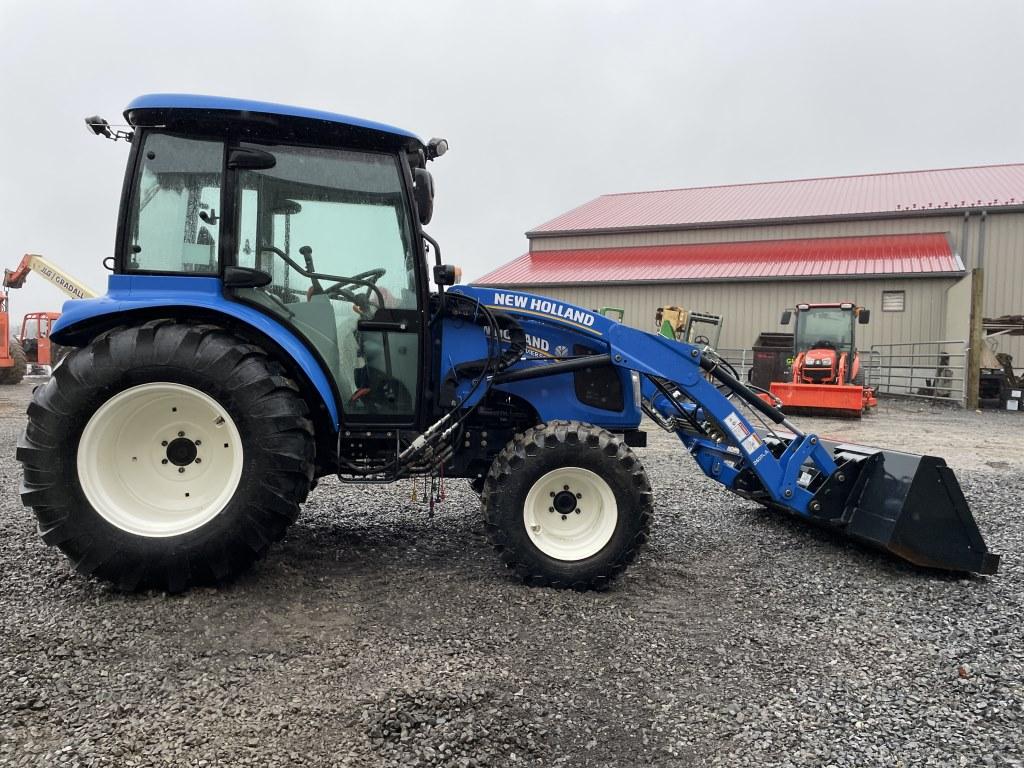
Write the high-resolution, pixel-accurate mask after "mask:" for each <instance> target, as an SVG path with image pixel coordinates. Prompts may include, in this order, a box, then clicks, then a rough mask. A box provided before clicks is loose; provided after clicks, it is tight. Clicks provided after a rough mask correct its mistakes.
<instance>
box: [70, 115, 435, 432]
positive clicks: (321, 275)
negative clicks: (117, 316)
mask: <svg viewBox="0 0 1024 768" xmlns="http://www.w3.org/2000/svg"><path fill="white" fill-rule="evenodd" d="M271 107H272V108H271ZM125 115H126V117H127V118H128V121H129V123H130V124H131V125H132V126H133V127H134V129H135V130H134V134H133V135H131V137H130V139H131V144H132V150H131V156H130V158H129V162H128V171H127V180H126V187H125V189H126V194H125V198H124V201H123V203H122V211H121V216H120V222H119V228H118V237H117V246H116V256H115V259H114V272H115V274H116V275H124V276H131V277H142V276H148V277H151V278H154V279H156V278H160V279H162V281H151V282H150V284H151V285H152V287H153V288H159V287H161V286H165V287H166V286H169V285H172V284H173V285H174V286H175V289H176V290H177V291H179V294H178V295H179V296H180V295H181V294H180V292H181V291H204V290H206V291H216V292H217V293H218V294H220V296H219V297H218V300H219V302H220V303H235V304H239V305H243V306H244V307H247V308H251V309H253V310H255V311H256V312H258V313H260V314H261V315H263V316H265V317H266V318H267V319H269V320H273V321H274V322H276V323H277V324H279V325H280V326H283V327H284V328H286V329H287V330H288V331H289V332H290V333H291V334H293V335H294V336H295V337H296V338H297V339H298V340H299V341H300V342H301V343H302V344H303V346H305V347H306V348H307V350H308V351H309V352H310V353H312V356H313V357H314V358H315V360H316V364H317V365H318V366H319V367H320V368H321V369H322V371H323V372H325V373H326V378H327V384H328V385H329V387H330V389H331V392H332V397H331V399H332V400H333V401H334V403H335V404H336V408H337V409H338V411H339V413H338V415H337V419H340V420H344V421H346V422H365V423H368V424H394V425H397V424H403V423H408V424H413V423H414V422H416V420H417V417H418V413H417V410H418V409H417V407H416V404H417V402H418V401H419V399H420V394H421V391H422V387H423V383H424V379H425V376H426V373H425V370H424V367H425V364H426V362H427V360H428V358H429V355H428V352H429V350H428V349H427V347H426V345H427V344H428V339H427V338H426V335H427V334H426V312H427V307H428V303H429V290H430V289H429V285H428V272H427V268H426V264H425V260H424V253H425V236H424V235H423V233H422V231H421V229H420V227H421V225H423V224H426V223H427V222H429V221H430V217H431V212H432V208H433V180H432V179H431V176H430V174H429V173H428V172H427V171H426V170H425V168H424V166H425V164H426V161H427V160H430V159H434V158H436V157H438V156H439V155H441V154H443V153H444V151H445V150H446V149H447V143H446V142H444V141H443V140H432V141H431V142H427V143H423V142H421V141H420V139H418V138H417V137H416V136H414V135H413V134H411V133H408V132H405V131H403V130H401V129H397V128H392V127H390V126H386V125H382V124H378V123H371V122H369V121H363V120H359V119H356V118H348V117H345V116H341V115H333V114H328V113H320V112H316V111H313V110H304V109H297V108H287V107H280V106H279V105H263V104H259V103H254V102H242V101H239V100H235V99H219V98H218V99H214V98H207V97H198V96H187V97H186V96H162V95H154V96H145V97H142V98H140V99H136V100H135V101H134V102H133V103H132V104H131V105H129V107H128V109H127V110H126V112H125ZM87 123H88V124H89V125H90V128H91V129H92V130H94V131H95V132H97V133H100V134H103V135H107V134H109V133H110V129H109V126H107V124H106V123H105V122H104V121H101V120H100V119H99V118H90V119H89V120H87ZM113 137H114V138H116V137H117V136H116V134H115V135H114V136H113ZM180 278H189V280H187V281H186V280H181V279H180ZM204 278H207V279H205V280H204ZM214 280H219V282H218V283H216V284H214V283H213V282H212V281H214ZM168 281H172V282H168ZM135 285H139V283H135Z"/></svg>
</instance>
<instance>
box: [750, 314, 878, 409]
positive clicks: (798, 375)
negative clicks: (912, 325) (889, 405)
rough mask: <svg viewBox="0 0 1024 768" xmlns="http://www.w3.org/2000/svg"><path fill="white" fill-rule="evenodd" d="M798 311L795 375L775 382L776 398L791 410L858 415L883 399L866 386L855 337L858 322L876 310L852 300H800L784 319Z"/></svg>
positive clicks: (787, 322) (772, 392) (795, 336)
mask: <svg viewBox="0 0 1024 768" xmlns="http://www.w3.org/2000/svg"><path fill="white" fill-rule="evenodd" d="M794 315H795V316H796V330H795V332H794V334H793V358H792V363H791V365H790V371H791V373H790V380H789V381H786V382H778V381H773V382H772V383H771V387H770V392H771V395H772V398H771V400H778V401H779V402H781V407H782V410H783V411H784V412H786V413H810V414H820V415H831V416H853V417H857V418H859V417H860V416H861V415H863V414H864V412H865V411H866V410H868V409H870V408H873V407H875V406H876V405H878V401H877V400H876V399H875V393H874V390H872V389H871V388H870V387H865V386H864V371H863V369H862V367H861V363H860V355H859V354H858V353H857V342H856V328H857V325H858V324H859V325H864V324H865V323H867V322H868V321H869V320H870V319H871V311H870V310H868V309H865V308H864V307H858V306H856V305H854V304H853V303H852V302H848V301H845V302H838V303H833V304H797V305H796V308H795V309H787V310H785V311H784V312H783V313H782V320H781V322H782V324H783V325H789V323H790V322H791V321H792V320H793V317H794ZM764 399H766V400H769V398H768V397H767V396H764Z"/></svg>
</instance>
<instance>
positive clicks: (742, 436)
mask: <svg viewBox="0 0 1024 768" xmlns="http://www.w3.org/2000/svg"><path fill="white" fill-rule="evenodd" d="M725 426H726V427H727V428H728V430H729V431H730V432H732V436H733V437H735V438H736V442H738V443H742V442H743V441H744V440H746V439H747V436H748V435H750V434H751V432H750V429H749V428H748V427H747V425H746V424H744V423H743V420H742V419H741V418H740V417H739V416H737V415H736V411H733V412H732V413H730V414H729V415H728V416H726V417H725Z"/></svg>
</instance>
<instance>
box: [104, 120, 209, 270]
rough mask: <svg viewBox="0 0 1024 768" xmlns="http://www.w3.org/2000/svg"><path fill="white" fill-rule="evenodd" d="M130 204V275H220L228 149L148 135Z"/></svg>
mask: <svg viewBox="0 0 1024 768" xmlns="http://www.w3.org/2000/svg"><path fill="white" fill-rule="evenodd" d="M145 142H146V143H145V145H144V146H143V147H142V156H141V158H140V162H141V170H140V173H139V174H138V176H137V182H136V187H135V190H134V191H133V195H132V202H131V206H132V208H131V218H130V221H131V230H130V236H129V238H128V244H127V249H128V253H126V254H125V255H124V264H125V268H126V270H127V271H144V272H170V273H183V272H184V273H189V274H194V273H199V274H210V275H213V274H217V273H218V272H219V271H220V265H219V261H218V258H217V244H218V243H219V242H220V207H221V205H220V189H221V177H222V174H223V171H222V167H223V163H224V146H223V144H222V143H221V142H218V141H202V140H196V139H183V138H180V137H177V136H171V135H168V134H163V133H149V134H147V135H146V139H145Z"/></svg>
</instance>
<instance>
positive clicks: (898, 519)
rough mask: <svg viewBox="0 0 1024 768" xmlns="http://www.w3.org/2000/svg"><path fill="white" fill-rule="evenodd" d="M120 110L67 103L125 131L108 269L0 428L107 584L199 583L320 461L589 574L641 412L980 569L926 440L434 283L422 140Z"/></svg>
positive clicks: (931, 562) (645, 338)
mask: <svg viewBox="0 0 1024 768" xmlns="http://www.w3.org/2000/svg"><path fill="white" fill-rule="evenodd" d="M125 116H126V119H127V121H128V124H129V125H128V126H127V129H126V130H122V129H118V130H115V129H114V128H113V127H111V126H110V125H109V124H107V123H106V122H105V121H102V120H100V119H99V118H91V119H89V121H88V123H89V126H90V129H91V130H92V131H93V132H95V133H97V134H98V135H103V136H106V137H107V138H113V139H126V140H127V141H128V142H129V143H130V146H131V151H130V155H129V159H128V169H127V177H126V181H125V187H124V189H125V198H124V201H123V204H122V206H121V214H120V218H119V221H118V231H117V242H116V246H115V252H114V256H113V259H112V260H111V264H110V266H111V267H112V269H113V273H114V274H113V275H112V276H111V277H110V279H109V283H108V289H107V293H106V295H105V296H102V297H99V298H96V299H87V300H76V301H70V302H68V303H67V304H65V306H64V313H63V315H62V317H61V319H60V320H59V322H58V323H57V326H56V328H55V329H54V332H53V337H54V339H55V340H56V341H57V342H58V343H61V344H65V345H69V346H73V347H75V350H74V351H73V352H72V353H71V354H70V355H68V356H67V357H66V358H65V359H64V361H63V362H62V363H61V364H60V365H58V366H57V368H56V370H55V371H54V375H53V377H52V378H51V379H50V380H49V381H48V382H47V383H46V384H44V385H42V386H41V387H39V388H38V390H37V391H36V394H35V397H34V399H33V402H32V404H31V405H30V406H29V419H28V426H27V429H26V431H25V434H24V436H23V438H22V439H21V441H20V443H19V446H18V458H19V459H20V460H21V462H22V463H23V465H24V481H23V485H22V498H23V500H24V502H25V503H26V504H27V505H28V506H30V507H32V508H33V509H34V511H35V514H36V516H37V518H38V521H39V530H40V533H41V534H42V537H43V539H44V541H46V542H47V543H49V544H52V545H56V546H58V547H59V548H60V549H61V550H63V551H64V552H65V553H66V554H67V555H68V556H69V557H70V559H71V560H72V562H73V563H74V565H75V567H76V568H77V569H78V570H79V571H81V572H83V573H87V574H94V575H96V576H98V577H101V578H104V579H107V580H109V581H112V582H113V583H115V584H116V585H118V586H119V587H120V588H123V589H143V588H158V589H166V590H170V591H180V590H183V589H186V588H188V587H189V586H191V585H194V584H208V583H217V582H221V581H224V580H227V579H229V578H231V577H232V576H235V575H236V574H238V573H240V572H241V571H243V570H244V569H245V568H246V567H247V566H248V565H250V564H251V563H252V562H253V561H254V560H255V559H257V558H258V557H260V556H261V555H263V554H264V553H265V552H266V550H267V548H268V547H269V546H270V544H271V543H273V542H274V541H276V540H278V539H280V538H281V537H282V536H283V535H284V534H285V531H286V529H287V527H288V525H289V524H290V523H292V522H293V521H294V520H295V518H296V517H297V515H298V513H299V507H300V505H301V504H302V502H303V501H304V500H305V498H306V496H307V494H308V493H309V491H310V489H311V487H312V486H313V484H314V482H315V480H316V479H317V478H318V477H321V476H324V475H327V474H336V475H338V476H339V477H340V478H341V480H342V481H345V482H359V483H367V482H380V483H384V482H393V481H396V480H399V479H401V478H411V477H420V476H438V475H442V474H443V475H444V476H446V477H448V478H451V477H463V478H467V479H468V480H469V482H470V483H471V485H472V487H473V488H474V489H475V490H476V491H477V493H479V495H480V498H481V503H482V513H483V518H484V521H485V527H486V530H487V533H488V536H489V537H490V540H491V542H492V543H493V544H494V546H495V548H496V549H497V550H498V552H499V553H500V556H501V558H502V560H504V562H505V563H506V564H507V565H508V566H509V567H511V568H512V569H514V570H515V572H516V573H517V574H518V575H519V576H520V577H521V578H522V579H523V580H524V581H526V582H527V583H529V584H534V585H547V586H552V587H571V588H578V589H584V588H601V587H604V586H606V585H607V584H608V583H609V582H610V581H611V580H612V579H613V578H615V577H616V576H617V575H619V574H620V573H621V572H622V571H623V570H624V569H625V568H626V567H627V566H628V565H629V563H630V562H631V561H632V560H633V559H634V557H635V556H636V554H637V552H638V551H639V550H640V548H641V546H642V545H643V543H644V541H645V540H646V538H647V536H648V532H649V528H650V525H651V519H652V514H653V510H654V500H653V491H652V489H651V487H650V483H649V482H648V478H647V474H646V472H645V471H644V468H643V465H642V463H641V460H640V458H639V456H638V455H637V454H636V453H635V452H634V451H633V450H632V449H633V448H634V447H637V446H642V445H644V443H645V438H646V435H645V433H644V432H643V431H642V429H641V426H642V423H644V422H643V419H644V417H645V416H647V417H649V418H650V420H652V421H653V422H654V423H655V424H656V425H657V426H659V427H660V428H662V429H665V430H667V431H669V432H672V433H673V434H675V435H677V436H678V438H679V439H680V441H681V442H682V446H681V448H682V449H683V450H684V451H685V452H686V453H689V454H690V455H691V456H693V458H694V459H695V460H696V461H697V463H698V465H699V466H700V468H701V469H702V470H703V471H704V472H705V473H706V474H707V476H708V477H710V478H712V479H713V480H715V481H717V482H719V483H720V484H722V485H724V486H725V487H726V488H729V489H730V490H732V491H734V492H735V493H737V494H739V495H740V496H742V497H744V498H748V499H752V500H755V501H757V502H759V503H761V504H764V505H766V506H769V507H773V508H777V509H780V510H784V511H787V512H789V513H792V514H795V515H798V516H801V517H804V518H806V519H809V520H813V521H816V522H819V523H821V524H823V525H827V526H829V527H831V528H833V529H835V530H837V531H841V532H844V533H846V534H848V535H850V536H852V537H855V538H857V539H860V540H862V541H866V542H869V543H871V544H874V545H876V546H878V547H881V548H883V549H885V550H888V551H890V552H893V553H896V554H898V555H899V556H901V557H904V558H906V559H908V560H910V561H912V562H914V563H918V564H920V565H922V566H929V567H935V568H942V569H948V570H954V571H977V572H981V573H994V572H995V570H996V566H997V563H998V556H996V555H994V554H992V553H990V552H988V550H987V549H986V547H985V544H984V542H983V541H982V538H981V535H980V533H979V532H978V528H977V526H976V525H975V522H974V520H973V518H972V516H971V513H970V511H969V509H968V507H967V504H966V501H965V500H964V497H963V494H962V493H961V491H960V487H959V485H958V484H957V481H956V478H955V477H954V475H953V473H952V472H951V471H950V470H949V469H948V468H947V467H946V466H945V464H944V462H943V461H942V460H941V459H937V458H934V457H929V456H913V455H910V454H902V453H894V452H889V451H882V450H878V449H872V448H865V447H861V446H829V445H826V444H825V443H823V442H821V441H820V440H819V439H818V438H817V437H815V436H814V435H811V434H805V433H803V432H801V431H800V430H799V429H797V428H796V427H795V426H794V425H793V424H791V423H790V422H789V421H787V419H786V417H785V416H784V415H783V414H782V413H781V412H780V411H778V410H777V409H776V408H774V407H772V406H771V405H770V404H767V403H764V402H762V401H761V400H760V399H759V398H758V397H757V395H756V394H755V393H754V392H752V391H751V390H750V389H748V388H747V387H746V386H744V385H743V384H741V383H740V382H739V381H738V380H737V378H736V376H735V372H734V371H733V370H732V369H731V368H730V367H729V366H728V364H727V363H725V362H724V361H722V360H720V359H719V358H718V357H717V356H716V355H715V354H714V352H713V351H711V350H704V349H702V348H700V347H698V346H693V345H690V344H687V343H683V342H680V341H678V340H675V339H669V338H665V337H663V336H659V335H655V334H652V333H646V332H643V331H639V330H636V329H633V328H630V327H628V326H626V325H624V324H622V323H620V322H616V321H614V320H612V319H609V318H607V317H603V316H601V315H600V314H598V313H596V312H593V311H590V310H587V309H584V308H581V307H576V306H573V305H571V304H566V303H564V302H561V301H557V300H554V299H549V298H545V297H542V296H536V295H531V294H528V293H522V292H518V291H509V290H501V289H493V288H478V287H473V286H454V285H453V283H454V282H455V274H456V271H455V269H454V268H453V267H451V266H449V265H445V264H444V263H443V261H442V259H441V254H440V250H439V247H438V245H437V243H436V242H435V241H434V240H433V239H432V238H431V237H430V236H429V235H428V234H427V233H426V232H425V231H424V225H426V224H427V223H428V222H429V221H430V217H431V211H432V207H433V189H434V187H433V181H432V179H431V176H430V174H429V173H428V172H427V171H426V168H425V166H426V163H427V162H428V161H430V160H433V159H435V158H437V157H439V156H440V155H441V154H443V153H444V152H445V151H446V149H447V143H446V142H444V141H443V140H431V141H429V142H426V143H424V142H422V141H420V139H418V138H417V137H415V136H414V135H412V134H410V133H408V132H406V131H403V130H400V129H397V128H392V127H389V126H385V125H381V124H378V123H371V122H367V121H363V120H358V119H355V118H350V117H345V116H342V115H335V114H330V113H324V112H317V111H313V110H306V109H300V108H295V107H285V106H280V105H274V104H265V103H260V102H248V101H239V100H234V99H220V98H213V97H202V96H183V95H167V94H162V95H153V96H144V97H141V98H139V99H136V100H135V101H134V102H132V104H131V105H129V107H128V109H127V111H126V113H125ZM428 254H429V255H430V256H431V257H432V259H431V260H432V262H433V263H432V264H428V259H427V258H426V257H427V256H428ZM431 276H432V277H433V282H434V286H433V287H432V286H431V284H430V277H431ZM748 414H752V417H753V418H755V419H756V420H757V421H758V422H760V423H761V424H762V427H761V428H760V429H755V426H754V424H753V423H752V421H751V420H750V418H751V417H750V416H748ZM776 427H780V429H778V430H777V429H776Z"/></svg>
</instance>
